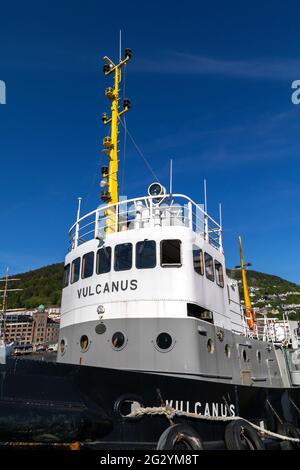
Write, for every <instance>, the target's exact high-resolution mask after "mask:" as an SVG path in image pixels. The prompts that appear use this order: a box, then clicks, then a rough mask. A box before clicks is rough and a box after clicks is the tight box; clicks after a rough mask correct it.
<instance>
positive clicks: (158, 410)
mask: <svg viewBox="0 0 300 470" xmlns="http://www.w3.org/2000/svg"><path fill="white" fill-rule="evenodd" d="M144 415H150V416H154V415H164V416H166V417H167V418H168V419H173V418H174V417H175V416H180V417H183V418H192V419H200V420H204V421H223V422H226V421H236V420H238V419H242V420H243V421H245V422H246V423H248V424H250V425H251V426H252V427H253V428H254V429H256V430H257V431H259V432H262V433H264V434H267V435H268V436H271V437H274V438H276V439H280V440H283V441H291V442H300V439H299V438H295V437H289V436H284V435H282V434H278V433H276V432H272V431H268V430H267V429H265V428H263V427H261V426H257V425H256V424H254V423H251V421H248V420H247V419H245V418H242V417H241V416H204V415H198V414H197V413H188V412H186V411H178V410H176V409H175V408H172V407H171V406H153V407H150V406H148V407H145V408H143V407H140V408H137V409H136V410H134V411H132V412H131V413H130V414H128V415H126V418H136V417H139V416H144Z"/></svg>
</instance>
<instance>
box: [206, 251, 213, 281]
mask: <svg viewBox="0 0 300 470" xmlns="http://www.w3.org/2000/svg"><path fill="white" fill-rule="evenodd" d="M208 259H209V260H211V267H212V275H211V276H210V275H209V274H208V272H207V260H208ZM204 266H205V276H206V278H207V279H208V280H209V281H211V282H215V270H214V259H213V257H212V256H211V255H210V254H209V253H207V252H206V251H205V252H204Z"/></svg>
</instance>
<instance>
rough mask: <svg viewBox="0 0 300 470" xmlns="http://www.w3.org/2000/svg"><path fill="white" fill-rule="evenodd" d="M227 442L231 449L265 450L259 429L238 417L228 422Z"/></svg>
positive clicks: (226, 429)
mask: <svg viewBox="0 0 300 470" xmlns="http://www.w3.org/2000/svg"><path fill="white" fill-rule="evenodd" d="M225 444H226V448H227V449H229V450H265V446H264V444H263V442H262V440H261V438H260V437H259V435H258V434H257V431H256V430H255V429H254V428H253V427H252V426H251V424H249V423H247V421H245V420H243V419H237V420H234V421H231V422H230V423H229V424H227V426H226V428H225Z"/></svg>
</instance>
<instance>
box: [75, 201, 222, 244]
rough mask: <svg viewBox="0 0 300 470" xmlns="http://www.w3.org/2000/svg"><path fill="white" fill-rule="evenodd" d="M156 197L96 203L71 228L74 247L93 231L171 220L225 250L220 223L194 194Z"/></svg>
mask: <svg viewBox="0 0 300 470" xmlns="http://www.w3.org/2000/svg"><path fill="white" fill-rule="evenodd" d="M154 200H155V202H153V201H154ZM156 201H157V196H143V197H139V198H131V199H125V200H124V201H120V202H118V203H117V204H107V205H103V206H99V207H97V209H94V210H93V211H91V212H89V213H88V214H85V215H83V216H82V217H80V218H78V219H77V220H76V222H75V223H74V224H73V225H72V226H71V228H70V229H69V236H70V238H71V249H73V248H75V247H77V246H78V245H79V244H81V243H84V241H83V240H82V238H83V236H86V235H90V234H91V233H94V238H98V236H99V233H101V237H103V236H104V235H105V234H108V233H114V232H117V231H121V230H124V227H126V228H125V230H131V229H133V228H134V229H137V228H142V227H144V226H149V225H150V226H156V225H168V224H169V225H170V226H171V225H180V226H187V227H190V228H191V229H192V230H193V231H195V232H197V233H201V235H203V236H204V238H205V239H207V241H209V242H210V243H211V244H212V246H214V247H215V248H217V249H220V251H222V227H221V225H220V224H219V223H218V222H216V221H215V220H214V219H213V218H212V217H211V216H210V215H209V214H208V213H207V212H205V211H204V210H203V208H202V207H201V206H200V205H198V204H196V203H195V202H194V201H193V200H192V199H191V198H189V197H188V196H185V195H184V194H169V195H166V196H164V197H163V198H162V200H161V201H160V202H159V203H157V202H156ZM89 218H90V220H89ZM82 223H83V224H84V225H81V224H82ZM90 226H93V227H94V228H93V229H92V230H89V229H88V231H87V232H85V233H84V234H83V233H82V232H83V230H84V229H86V228H87V227H90ZM91 238H93V237H90V239H91ZM85 241H88V240H85Z"/></svg>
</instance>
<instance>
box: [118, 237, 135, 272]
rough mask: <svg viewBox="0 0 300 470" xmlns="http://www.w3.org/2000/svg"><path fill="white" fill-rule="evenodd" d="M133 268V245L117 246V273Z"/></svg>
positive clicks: (123, 244)
mask: <svg viewBox="0 0 300 470" xmlns="http://www.w3.org/2000/svg"><path fill="white" fill-rule="evenodd" d="M131 268H132V243H122V245H116V246H115V271H126V270H127V269H131Z"/></svg>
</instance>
